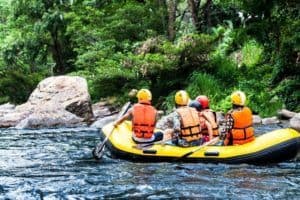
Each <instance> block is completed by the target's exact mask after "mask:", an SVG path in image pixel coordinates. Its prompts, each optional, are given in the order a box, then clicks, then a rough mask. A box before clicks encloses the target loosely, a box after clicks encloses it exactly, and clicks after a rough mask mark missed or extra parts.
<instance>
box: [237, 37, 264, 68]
mask: <svg viewBox="0 0 300 200" xmlns="http://www.w3.org/2000/svg"><path fill="white" fill-rule="evenodd" d="M262 53H263V48H262V46H261V45H259V44H258V43H257V42H256V41H255V40H250V41H248V42H246V43H245V44H244V46H243V48H242V55H243V61H242V63H243V64H245V65H246V66H247V67H254V66H255V65H257V64H258V63H259V62H260V61H261V58H262Z"/></svg>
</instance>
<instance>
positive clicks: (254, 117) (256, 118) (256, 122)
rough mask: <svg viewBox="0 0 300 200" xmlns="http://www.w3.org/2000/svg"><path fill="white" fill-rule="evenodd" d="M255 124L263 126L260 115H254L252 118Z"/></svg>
mask: <svg viewBox="0 0 300 200" xmlns="http://www.w3.org/2000/svg"><path fill="white" fill-rule="evenodd" d="M252 120H253V124H261V122H262V119H261V117H260V116H259V115H253V116H252Z"/></svg>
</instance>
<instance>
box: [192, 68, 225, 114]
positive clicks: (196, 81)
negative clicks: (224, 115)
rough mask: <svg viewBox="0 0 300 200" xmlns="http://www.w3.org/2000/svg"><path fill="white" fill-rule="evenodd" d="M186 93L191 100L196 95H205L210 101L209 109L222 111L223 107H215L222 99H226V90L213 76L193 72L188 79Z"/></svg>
mask: <svg viewBox="0 0 300 200" xmlns="http://www.w3.org/2000/svg"><path fill="white" fill-rule="evenodd" d="M187 91H188V93H189V94H190V97H191V98H192V99H195V98H196V97H197V96H198V95H206V96H207V97H208V98H209V100H210V105H211V108H216V109H220V110H223V111H224V106H219V107H218V106H217V105H218V104H219V102H220V101H222V99H224V98H225V97H226V92H227V91H226V88H225V87H224V85H223V84H221V81H219V80H217V79H216V78H215V77H214V76H212V75H209V74H203V73H199V72H194V73H193V74H192V75H191V77H190V78H189V85H188V87H187Z"/></svg>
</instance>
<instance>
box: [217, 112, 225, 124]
mask: <svg viewBox="0 0 300 200" xmlns="http://www.w3.org/2000/svg"><path fill="white" fill-rule="evenodd" d="M216 116H217V122H218V123H219V124H222V123H223V122H224V121H225V115H224V113H223V112H216Z"/></svg>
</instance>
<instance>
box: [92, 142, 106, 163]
mask: <svg viewBox="0 0 300 200" xmlns="http://www.w3.org/2000/svg"><path fill="white" fill-rule="evenodd" d="M104 150H105V145H103V144H102V143H101V144H98V145H97V146H96V147H95V148H94V149H93V152H92V153H93V157H94V158H95V159H96V160H100V159H101V158H102V156H103V155H104Z"/></svg>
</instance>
